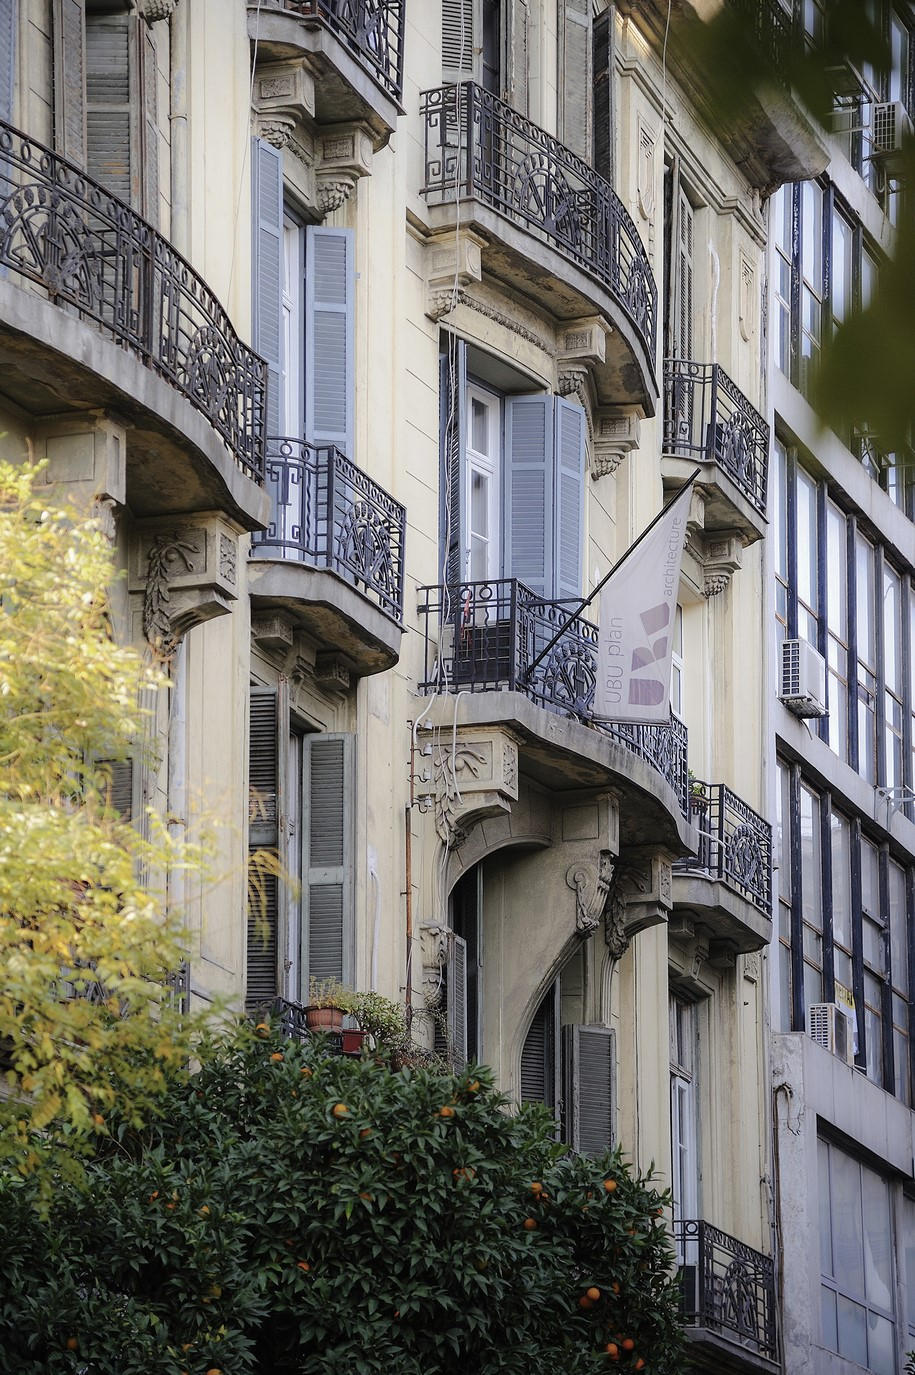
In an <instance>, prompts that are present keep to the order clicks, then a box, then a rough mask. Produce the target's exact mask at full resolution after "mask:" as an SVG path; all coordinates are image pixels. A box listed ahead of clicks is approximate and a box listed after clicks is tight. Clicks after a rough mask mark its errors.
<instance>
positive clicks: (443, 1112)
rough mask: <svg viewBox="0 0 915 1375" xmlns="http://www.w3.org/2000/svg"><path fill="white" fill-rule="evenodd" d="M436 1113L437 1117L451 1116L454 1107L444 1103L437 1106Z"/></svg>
mask: <svg viewBox="0 0 915 1375" xmlns="http://www.w3.org/2000/svg"><path fill="white" fill-rule="evenodd" d="M438 1115H439V1117H453V1116H454V1108H452V1107H450V1106H449V1104H447V1103H446V1104H445V1105H444V1107H442V1108H439V1110H438Z"/></svg>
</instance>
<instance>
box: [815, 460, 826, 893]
mask: <svg viewBox="0 0 915 1375" xmlns="http://www.w3.org/2000/svg"><path fill="white" fill-rule="evenodd" d="M826 496H827V492H826V483H825V482H818V483H817V649H818V650H819V651H820V653H821V654H822V656H823V659H824V661H825V663H826V665H827V673H826V680H827V684H828V681H829V639H828V632H827V628H826V625H827V605H826V596H827V585H828V571H829V570H828V564H827V559H828V555H827V551H826V536H827V530H826ZM816 728H817V733H818V734H819V737H820V739H821V740H825V741H826V743H827V744H828V743H829V719H828V717H826V716H821V717H820V719H819V720H818V721H817V726H816ZM827 910H828V909H827Z"/></svg>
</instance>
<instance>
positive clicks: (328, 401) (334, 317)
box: [305, 225, 356, 459]
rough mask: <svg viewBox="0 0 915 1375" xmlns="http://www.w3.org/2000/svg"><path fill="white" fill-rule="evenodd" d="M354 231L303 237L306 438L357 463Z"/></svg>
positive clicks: (309, 232) (317, 229) (312, 230)
mask: <svg viewBox="0 0 915 1375" xmlns="http://www.w3.org/2000/svg"><path fill="white" fill-rule="evenodd" d="M355 281H356V275H355V269H354V255H353V231H352V230H351V229H325V228H323V227H322V226H318V225H309V226H308V228H307V229H306V231H305V438H306V439H308V440H310V442H311V443H312V444H336V445H337V446H338V447H339V448H341V449H342V450H343V452H344V453H345V454H346V456H347V458H349V459H353V413H354V397H355V372H354V368H353V347H354V334H355V331H354V320H355Z"/></svg>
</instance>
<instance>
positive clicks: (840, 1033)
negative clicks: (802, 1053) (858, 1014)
mask: <svg viewBox="0 0 915 1375" xmlns="http://www.w3.org/2000/svg"><path fill="white" fill-rule="evenodd" d="M807 1035H808V1036H809V1037H810V1039H811V1040H812V1041H816V1043H817V1045H818V1046H822V1047H823V1049H824V1050H828V1051H830V1052H831V1054H833V1055H835V1056H837V1057H838V1059H840V1060H841V1061H842V1062H843V1064H846V1065H853V1064H854V1063H855V1028H854V1024H853V1022H852V1019H851V1014H850V1012H849V1011H848V1009H846V1008H844V1007H840V1006H839V1004H838V1003H811V1004H810V1006H809V1007H808V1009H807Z"/></svg>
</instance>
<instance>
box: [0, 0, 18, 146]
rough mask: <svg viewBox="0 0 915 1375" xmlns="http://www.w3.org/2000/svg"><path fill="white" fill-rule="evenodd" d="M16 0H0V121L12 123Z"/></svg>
mask: <svg viewBox="0 0 915 1375" xmlns="http://www.w3.org/2000/svg"><path fill="white" fill-rule="evenodd" d="M16 8H17V6H16V0H0V119H2V120H5V121H6V123H7V124H12V122H13V92H14V89H15V80H16V62H15V56H14V54H15V51H16Z"/></svg>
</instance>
